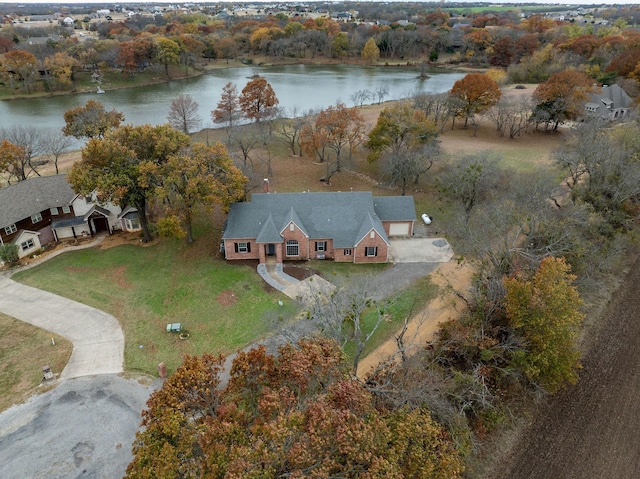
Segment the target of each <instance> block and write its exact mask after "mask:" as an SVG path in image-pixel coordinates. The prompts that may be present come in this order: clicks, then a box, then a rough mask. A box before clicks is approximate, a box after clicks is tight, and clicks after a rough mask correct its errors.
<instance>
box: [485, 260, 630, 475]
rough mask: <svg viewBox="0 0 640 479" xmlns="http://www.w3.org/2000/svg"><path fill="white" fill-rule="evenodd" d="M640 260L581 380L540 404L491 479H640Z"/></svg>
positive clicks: (597, 339) (607, 316) (612, 304)
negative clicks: (510, 452)
mask: <svg viewBox="0 0 640 479" xmlns="http://www.w3.org/2000/svg"><path fill="white" fill-rule="evenodd" d="M639 287H640V260H636V262H635V264H634V265H633V267H632V268H631V272H630V273H629V275H628V277H627V280H626V281H625V282H624V283H623V284H622V285H621V286H620V288H619V289H618V291H617V292H616V294H615V296H614V298H613V299H612V301H611V302H610V304H609V305H608V307H607V309H606V311H605V316H604V319H603V321H604V324H603V326H602V327H601V328H600V329H599V332H598V333H596V334H595V336H594V337H593V340H592V341H590V344H591V347H590V348H589V351H588V352H587V353H586V355H585V357H584V358H583V361H582V364H583V369H582V371H581V373H580V379H579V381H578V383H577V384H576V385H575V386H573V387H570V388H568V389H566V390H564V391H562V392H560V393H559V394H557V395H556V396H554V397H551V398H550V399H549V401H548V402H547V403H546V404H544V405H543V406H541V407H540V409H539V410H538V411H537V412H536V417H535V419H534V421H533V423H532V424H531V425H530V426H529V427H528V428H527V430H525V431H524V433H523V434H522V437H521V438H520V440H519V442H518V443H517V444H516V446H515V447H514V450H513V452H512V454H511V456H510V457H509V458H507V460H505V461H502V464H501V465H500V466H499V467H498V468H497V469H496V471H495V473H494V474H492V475H491V476H490V477H491V478H492V479H507V478H518V479H548V478H553V479H596V478H598V479H599V478H615V479H632V478H638V477H640V348H638V341H639V340H640V317H639V313H640V296H639V295H638V288H639Z"/></svg>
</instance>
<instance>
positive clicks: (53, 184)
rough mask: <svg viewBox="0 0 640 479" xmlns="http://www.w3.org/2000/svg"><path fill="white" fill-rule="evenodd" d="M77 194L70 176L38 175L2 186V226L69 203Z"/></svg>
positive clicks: (0, 206)
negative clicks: (70, 181)
mask: <svg viewBox="0 0 640 479" xmlns="http://www.w3.org/2000/svg"><path fill="white" fill-rule="evenodd" d="M74 197H75V193H74V192H73V190H72V189H71V185H70V184H69V182H68V181H67V175H55V176H36V177H35V178H29V179H28V180H24V181H20V182H18V183H16V184H15V185H10V186H5V187H4V188H0V228H3V227H5V226H9V225H12V224H14V223H17V222H18V221H20V220H23V219H25V218H29V217H31V216H33V215H35V214H36V213H40V212H41V211H44V210H47V209H49V208H60V207H62V206H69V205H70V204H71V201H73V198H74Z"/></svg>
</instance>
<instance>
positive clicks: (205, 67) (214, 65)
mask: <svg viewBox="0 0 640 479" xmlns="http://www.w3.org/2000/svg"><path fill="white" fill-rule="evenodd" d="M252 60H253V61H254V62H253V63H243V62H241V61H238V60H233V61H231V62H226V63H224V64H221V63H222V62H221V61H220V60H212V61H207V62H206V63H205V64H202V65H201V67H200V68H199V69H198V70H196V71H195V73H194V74H192V75H182V76H175V77H173V78H169V79H162V80H160V79H158V80H153V79H152V80H150V81H145V82H142V83H138V84H136V85H120V86H116V87H108V86H105V85H101V86H102V89H103V90H104V91H105V92H109V91H115V90H126V89H129V88H140V87H146V86H151V85H159V84H163V83H171V82H173V81H181V80H188V79H191V78H198V77H200V76H202V75H206V74H208V73H209V72H211V71H214V70H225V69H228V68H241V67H246V68H256V69H259V68H263V67H277V66H295V65H309V66H336V65H347V66H360V67H363V66H364V67H374V68H384V69H386V68H416V69H419V68H420V65H422V63H425V64H426V66H427V70H428V71H427V75H428V73H429V71H433V70H436V71H437V70H446V71H460V72H476V71H485V70H486V68H473V67H470V66H469V65H468V64H455V65H454V64H452V63H433V62H429V61H427V62H422V61H420V59H411V60H407V61H400V60H398V61H393V62H389V61H386V62H384V63H382V62H377V63H376V64H367V63H363V62H362V61H361V60H359V59H355V58H354V59H353V60H348V59H347V60H345V59H342V60H339V61H331V60H330V59H329V61H327V59H326V58H325V59H321V60H322V61H314V60H315V59H313V58H310V59H305V60H304V61H287V60H282V61H268V62H267V61H264V62H262V61H257V62H256V61H255V59H252ZM258 60H260V59H258ZM82 73H88V72H86V71H85V72H82ZM88 93H95V88H81V89H75V90H73V91H55V92H37V93H31V94H16V95H13V94H12V95H10V96H7V97H6V98H1V99H0V101H7V102H10V101H19V100H33V99H42V98H51V97H58V96H70V95H83V94H88Z"/></svg>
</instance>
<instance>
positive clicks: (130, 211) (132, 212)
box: [118, 206, 138, 220]
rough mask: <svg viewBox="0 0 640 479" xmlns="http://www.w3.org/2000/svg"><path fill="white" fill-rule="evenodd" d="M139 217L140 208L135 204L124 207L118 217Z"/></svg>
mask: <svg viewBox="0 0 640 479" xmlns="http://www.w3.org/2000/svg"><path fill="white" fill-rule="evenodd" d="M137 217H138V209H137V208H136V207H135V206H125V207H124V209H123V210H122V211H121V212H120V214H119V215H118V219H122V218H126V219H129V220H131V219H134V218H137Z"/></svg>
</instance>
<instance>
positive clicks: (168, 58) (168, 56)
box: [156, 37, 180, 78]
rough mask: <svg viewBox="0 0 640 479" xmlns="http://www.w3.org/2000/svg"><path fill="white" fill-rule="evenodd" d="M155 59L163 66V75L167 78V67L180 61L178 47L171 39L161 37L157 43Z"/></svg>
mask: <svg viewBox="0 0 640 479" xmlns="http://www.w3.org/2000/svg"><path fill="white" fill-rule="evenodd" d="M157 46H158V48H157V50H156V57H157V59H158V61H159V62H160V63H162V64H163V65H164V73H165V75H166V76H167V78H170V77H169V65H176V64H178V62H179V61H180V45H179V44H178V42H176V41H174V40H172V39H171V38H166V37H162V38H160V39H158V41H157Z"/></svg>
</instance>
